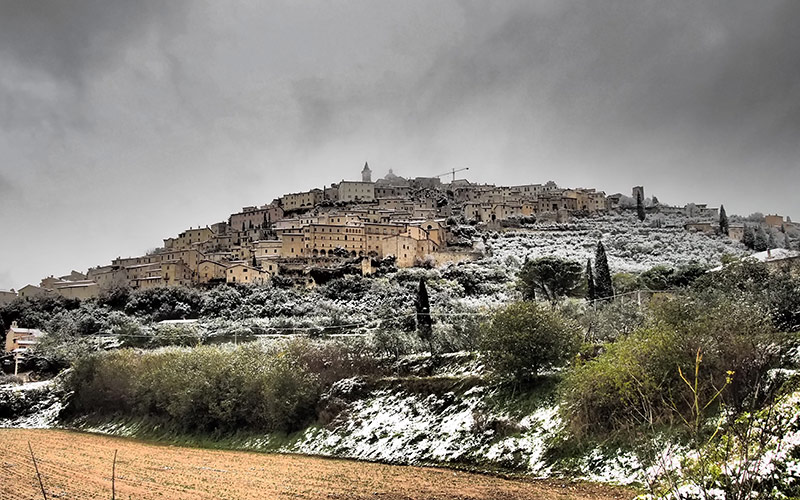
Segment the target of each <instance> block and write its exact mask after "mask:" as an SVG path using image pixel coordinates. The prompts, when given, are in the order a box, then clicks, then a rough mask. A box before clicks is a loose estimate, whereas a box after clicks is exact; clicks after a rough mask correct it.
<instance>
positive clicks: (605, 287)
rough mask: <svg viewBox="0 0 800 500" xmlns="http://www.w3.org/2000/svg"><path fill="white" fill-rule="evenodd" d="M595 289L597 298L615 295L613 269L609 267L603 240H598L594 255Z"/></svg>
mask: <svg viewBox="0 0 800 500" xmlns="http://www.w3.org/2000/svg"><path fill="white" fill-rule="evenodd" d="M594 290H595V298H598V299H605V298H609V297H613V296H614V285H613V284H612V282H611V270H610V269H609V268H608V257H606V248H605V247H604V246H603V242H602V241H598V242H597V251H596V252H595V256H594Z"/></svg>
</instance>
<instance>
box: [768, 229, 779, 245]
mask: <svg viewBox="0 0 800 500" xmlns="http://www.w3.org/2000/svg"><path fill="white" fill-rule="evenodd" d="M767 248H769V249H772V248H778V240H777V239H775V231H772V230H770V232H769V237H768V238H767Z"/></svg>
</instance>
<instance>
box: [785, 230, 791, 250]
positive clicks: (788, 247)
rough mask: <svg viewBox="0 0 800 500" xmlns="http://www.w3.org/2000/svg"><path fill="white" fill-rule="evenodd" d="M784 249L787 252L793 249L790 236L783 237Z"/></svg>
mask: <svg viewBox="0 0 800 500" xmlns="http://www.w3.org/2000/svg"><path fill="white" fill-rule="evenodd" d="M783 248H785V249H786V250H791V249H792V240H791V239H789V235H788V234H784V235H783Z"/></svg>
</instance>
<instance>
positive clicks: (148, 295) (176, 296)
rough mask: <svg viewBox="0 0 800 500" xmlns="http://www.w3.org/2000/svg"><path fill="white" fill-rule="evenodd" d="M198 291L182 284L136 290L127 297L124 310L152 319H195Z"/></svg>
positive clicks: (197, 306)
mask: <svg viewBox="0 0 800 500" xmlns="http://www.w3.org/2000/svg"><path fill="white" fill-rule="evenodd" d="M201 302H202V301H201V295H200V292H198V291H197V290H195V289H193V288H187V287H184V286H170V287H159V288H148V289H144V290H136V291H135V292H133V293H132V294H131V296H130V298H129V299H128V304H127V305H126V306H125V312H126V313H127V314H130V315H135V316H142V317H149V318H150V319H152V320H153V321H163V320H165V319H195V318H197V317H198V316H199V314H200V308H201V305H202V303H201Z"/></svg>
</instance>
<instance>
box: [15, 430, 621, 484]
mask: <svg viewBox="0 0 800 500" xmlns="http://www.w3.org/2000/svg"><path fill="white" fill-rule="evenodd" d="M28 442H30V444H31V446H32V447H33V451H34V455H35V457H36V461H37V463H38V466H39V471H40V472H41V475H42V480H43V482H44V487H45V491H46V492H47V497H48V498H53V499H56V498H62V499H63V498H69V499H101V498H104V499H110V498H111V465H112V460H113V456H114V451H115V450H118V453H117V465H116V474H115V482H116V498H117V499H162V500H163V499H180V500H184V499H237V500H238V499H247V498H252V499H288V498H292V499H297V498H309V499H311V498H313V499H323V498H328V499H360V498H363V499H366V498H372V499H375V498H378V499H393V500H395V499H396V500H400V499H403V500H416V499H438V500H450V499H453V500H454V499H493V500H494V499H498V500H499V499H504V500H512V499H542V500H545V499H546V500H551V499H552V500H568V499H574V500H578V499H587V500H588V499H599V500H604V499H609V500H610V499H629V498H633V496H634V493H633V492H632V491H631V490H628V489H624V488H616V487H611V486H603V485H597V484H591V483H567V482H559V481H552V480H549V481H536V480H530V479H524V478H520V479H505V478H501V477H495V476H490V475H484V474H474V473H467V472H461V471H455V470H451V469H442V468H433V467H408V466H398V465H384V464H376V463H366V462H356V461H350V460H334V459H326V458H315V457H307V456H299V455H280V454H264V453H251V452H238V451H219V450H207V449H199V448H186V447H178V446H164V445H157V444H149V443H144V442H140V441H136V440H132V439H124V438H113V437H107V436H98V435H91V434H84V433H77V432H69V431H62V430H27V429H0V473H2V477H0V499H3V500H5V499H9V500H10V499H16V500H28V499H30V500H35V499H41V498H42V493H41V491H40V488H39V482H38V480H37V478H36V472H35V470H34V467H33V462H32V460H31V456H30V452H29V450H28Z"/></svg>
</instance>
